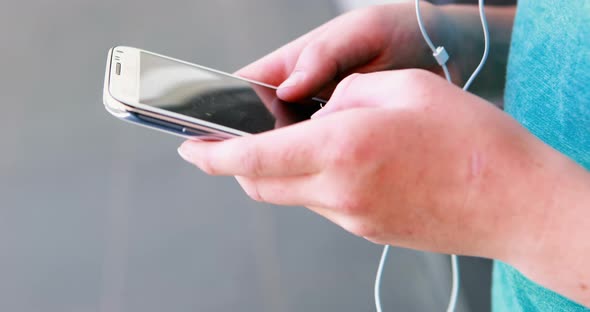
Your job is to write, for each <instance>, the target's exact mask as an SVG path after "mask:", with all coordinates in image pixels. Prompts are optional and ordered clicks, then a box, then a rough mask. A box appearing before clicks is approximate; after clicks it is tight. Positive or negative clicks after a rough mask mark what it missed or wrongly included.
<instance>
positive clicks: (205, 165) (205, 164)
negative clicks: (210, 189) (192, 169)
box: [198, 157, 218, 175]
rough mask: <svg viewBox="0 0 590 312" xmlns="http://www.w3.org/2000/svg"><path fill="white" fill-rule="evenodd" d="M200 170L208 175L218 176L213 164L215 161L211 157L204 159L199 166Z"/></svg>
mask: <svg viewBox="0 0 590 312" xmlns="http://www.w3.org/2000/svg"><path fill="white" fill-rule="evenodd" d="M198 166H199V168H201V170H203V172H205V173H206V174H208V175H217V174H218V170H217V169H216V168H215V166H214V164H213V159H211V158H210V157H204V158H203V159H202V160H201V161H200V163H199V164H198Z"/></svg>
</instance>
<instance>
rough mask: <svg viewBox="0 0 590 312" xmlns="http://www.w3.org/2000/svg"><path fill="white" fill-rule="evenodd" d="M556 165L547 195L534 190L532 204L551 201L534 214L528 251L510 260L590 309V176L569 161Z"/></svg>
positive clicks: (521, 269) (531, 275)
mask: <svg viewBox="0 0 590 312" xmlns="http://www.w3.org/2000/svg"><path fill="white" fill-rule="evenodd" d="M555 153H557V152H555ZM559 156H561V155H559ZM556 163H557V164H558V165H557V166H556V167H555V170H554V172H552V173H551V174H550V175H548V177H550V179H551V180H547V181H545V182H544V183H546V184H547V185H548V186H547V187H546V189H547V193H546V194H544V196H543V195H542V194H529V195H530V196H531V201H530V202H531V203H535V201H534V200H533V199H535V198H536V202H538V201H539V198H543V200H544V201H545V202H548V203H550V204H549V205H539V208H541V209H540V210H539V211H534V212H533V213H531V215H533V216H534V217H533V218H531V222H530V223H529V228H530V230H529V231H530V233H529V236H528V238H527V239H525V240H524V241H523V244H524V246H523V248H522V251H523V253H522V254H516V255H515V256H514V257H512V258H511V259H510V260H509V261H510V262H511V264H513V265H514V266H515V267H516V268H518V269H519V270H520V271H521V272H523V274H525V275H526V276H527V277H529V278H530V279H532V280H534V281H536V282H537V283H539V284H541V285H543V286H545V287H547V288H549V289H552V290H554V291H556V292H558V293H560V294H562V295H564V296H565V297H568V298H570V299H572V300H574V301H577V302H579V303H581V304H583V305H585V306H587V307H590V174H589V173H588V172H587V171H586V170H585V169H584V168H582V167H580V166H578V165H576V164H574V163H573V162H571V161H569V160H568V161H567V162H563V163H560V162H559V161H556ZM528 209H531V210H535V209H536V207H535V206H532V207H528Z"/></svg>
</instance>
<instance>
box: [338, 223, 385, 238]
mask: <svg viewBox="0 0 590 312" xmlns="http://www.w3.org/2000/svg"><path fill="white" fill-rule="evenodd" d="M342 227H343V228H344V229H345V230H347V231H348V232H350V233H352V234H354V235H356V236H359V237H363V238H365V239H368V240H371V239H373V238H374V237H376V236H377V231H376V229H375V227H374V226H373V225H372V224H371V223H369V222H366V221H364V220H358V219H354V220H350V221H348V222H346V223H345V224H343V225H342Z"/></svg>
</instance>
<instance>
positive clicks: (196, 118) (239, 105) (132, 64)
mask: <svg viewBox="0 0 590 312" xmlns="http://www.w3.org/2000/svg"><path fill="white" fill-rule="evenodd" d="M103 102H104V105H105V107H106V109H107V110H108V111H109V112H110V113H111V114H112V115H114V116H115V117H117V118H119V119H122V120H125V121H129V122H132V123H136V124H139V125H142V126H147V127H149V128H153V129H156V130H160V131H164V132H167V133H171V134H174V135H177V136H181V137H184V138H191V139H201V140H224V139H229V138H232V137H235V136H242V135H247V134H254V133H260V132H264V131H269V130H272V129H275V128H278V127H283V126H287V125H290V124H293V123H296V122H299V121H303V120H306V119H309V117H310V116H311V115H312V114H313V113H314V112H315V111H317V110H318V109H320V108H321V107H322V106H323V104H324V103H325V102H324V101H322V100H320V99H315V98H314V99H310V100H308V101H303V102H301V103H286V102H283V101H281V100H279V99H278V98H277V96H276V87H274V86H271V85H268V84H265V83H261V82H256V81H252V80H248V79H245V78H241V77H238V76H235V75H231V74H228V73H224V72H221V71H218V70H214V69H211V68H207V67H204V66H200V65H195V64H191V63H188V62H184V61H181V60H177V59H173V58H170V57H167V56H163V55H160V54H156V53H152V52H148V51H144V50H141V49H137V48H131V47H124V46H118V47H114V48H112V49H110V51H109V54H108V59H107V67H106V73H105V81H104V90H103Z"/></svg>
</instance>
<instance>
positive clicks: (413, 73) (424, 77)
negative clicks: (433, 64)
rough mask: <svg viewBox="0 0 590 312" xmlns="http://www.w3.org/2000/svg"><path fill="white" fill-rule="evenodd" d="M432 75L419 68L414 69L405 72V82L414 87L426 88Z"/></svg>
mask: <svg viewBox="0 0 590 312" xmlns="http://www.w3.org/2000/svg"><path fill="white" fill-rule="evenodd" d="M430 75H431V73H430V72H428V71H426V70H424V69H419V68H412V69H407V70H404V71H403V75H402V77H403V81H404V82H405V83H406V84H408V85H409V86H412V87H414V88H415V87H425V86H426V85H427V83H428V80H429V79H430Z"/></svg>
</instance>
